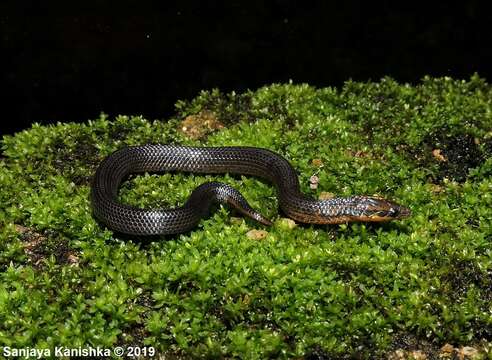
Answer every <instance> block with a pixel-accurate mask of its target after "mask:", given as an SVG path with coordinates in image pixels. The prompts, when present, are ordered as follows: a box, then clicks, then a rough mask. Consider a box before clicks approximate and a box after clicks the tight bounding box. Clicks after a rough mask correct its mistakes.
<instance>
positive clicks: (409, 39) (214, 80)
mask: <svg viewBox="0 0 492 360" xmlns="http://www.w3.org/2000/svg"><path fill="white" fill-rule="evenodd" d="M80 3H82V2H80ZM395 3H398V2H387V3H376V2H370V1H366V2H343V1H337V2H331V1H318V2H315V1H287V0H277V1H259V0H250V1H227V2H226V1H224V2H217V1H161V2H155V3H150V2H138V1H131V2H127V3H125V2H103V1H99V2H97V4H96V2H94V4H91V3H90V2H83V5H81V7H80V8H77V9H75V8H73V6H72V7H71V8H70V9H63V4H64V3H62V2H59V3H57V2H49V1H39V2H36V3H35V4H34V3H30V2H29V1H18V2H15V3H12V4H10V5H6V4H5V3H2V5H0V41H1V42H0V51H1V55H0V61H1V72H0V84H1V85H0V92H1V94H0V95H1V99H2V101H1V105H2V108H1V113H0V115H1V119H0V134H6V133H13V132H15V131H19V130H21V129H24V128H26V127H29V126H30V124H31V123H32V122H40V123H52V122H56V121H86V120H87V119H90V118H96V117H98V116H99V113H100V112H102V111H103V112H105V113H107V114H109V115H110V116H115V115H118V114H128V115H131V114H142V115H144V116H145V117H147V118H148V119H155V118H159V119H163V118H166V117H169V116H170V115H172V114H173V111H174V103H175V102H176V101H177V100H178V99H191V98H193V97H194V96H196V95H197V94H198V93H199V91H200V90H202V89H211V88H214V87H217V88H219V89H221V90H223V91H226V92H228V91H232V90H234V91H236V92H241V91H244V90H246V89H248V88H249V89H256V88H258V87H260V86H263V85H266V84H270V83H272V82H286V81H289V79H292V80H293V82H294V83H301V82H307V83H309V84H311V85H314V86H317V87H323V86H341V85H342V84H343V82H344V81H345V80H348V79H353V80H358V81H369V80H375V81H377V80H379V79H380V78H381V77H383V76H385V75H389V76H391V77H393V78H395V79H396V80H398V81H399V82H410V83H418V82H419V81H420V79H421V78H422V77H423V76H424V75H431V76H451V77H455V78H461V79H468V78H469V77H470V76H471V75H472V74H473V73H474V72H477V73H478V74H479V75H480V76H481V77H484V78H486V79H487V81H490V79H491V77H492V72H491V64H492V51H491V47H492V30H490V27H491V24H492V21H491V20H492V18H491V15H490V12H489V11H488V10H487V9H486V7H485V2H480V1H466V2H461V4H459V5H450V4H448V3H446V2H442V3H441V4H440V5H438V6H431V4H432V3H431V2H428V3H420V4H417V3H408V4H406V5H403V6H402V5H395Z"/></svg>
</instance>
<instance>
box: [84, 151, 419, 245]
mask: <svg viewBox="0 0 492 360" xmlns="http://www.w3.org/2000/svg"><path fill="white" fill-rule="evenodd" d="M171 171H172V172H175V171H178V172H190V173H201V174H221V173H230V174H240V175H251V176H255V177H260V178H263V179H265V180H267V181H269V182H271V183H273V184H274V185H275V187H276V190H277V198H278V205H279V207H280V209H281V211H282V212H283V213H284V214H285V215H286V216H287V217H288V218H291V219H292V220H294V221H296V222H300V223H306V224H341V223H348V222H355V221H358V222H386V221H390V220H397V219H403V218H406V217H408V216H410V214H411V211H410V209H409V208H407V207H405V206H402V205H399V204H397V203H395V202H393V201H389V200H386V199H384V198H381V197H379V196H364V195H355V196H349V197H332V198H328V199H323V200H319V199H314V198H311V197H309V196H307V195H305V194H304V193H302V192H301V189H300V184H299V179H298V176H297V173H296V170H295V169H294V168H293V167H292V165H291V164H290V163H289V161H287V160H286V159H285V158H284V157H282V156H281V155H279V154H277V153H275V152H273V151H271V150H268V149H264V148H259V147H246V146H226V147H191V146H180V145H168V144H146V145H140V146H129V147H124V148H122V149H120V150H117V151H115V152H114V153H112V154H110V155H109V156H107V157H106V158H105V159H104V160H103V161H102V162H101V163H100V165H99V166H98V167H97V170H96V172H95V175H94V178H93V181H92V186H91V195H90V197H91V204H92V212H93V214H94V216H95V217H96V219H97V220H99V221H100V222H102V223H103V224H104V225H106V226H107V227H108V228H110V229H112V230H114V231H116V232H119V233H124V234H130V235H143V236H145V235H168V234H179V233H185V232H188V231H190V230H192V229H194V228H195V227H196V226H197V225H198V224H199V223H200V221H201V220H202V219H203V218H205V217H206V216H207V215H208V214H209V213H210V210H211V207H212V205H214V204H217V203H218V204H226V205H227V206H230V207H231V208H233V209H236V210H237V211H238V212H239V213H241V214H243V215H244V216H247V217H250V218H252V219H254V220H256V221H257V222H259V223H261V224H263V225H266V226H271V225H272V221H271V220H270V219H268V218H267V217H265V216H263V215H262V214H261V213H259V212H258V211H256V210H255V209H253V208H252V207H251V206H250V205H249V203H248V202H247V200H246V199H245V198H244V196H243V195H242V194H241V193H240V192H239V191H238V190H236V189H235V188H233V187H231V186H230V185H228V184H224V183H220V182H216V181H212V182H206V183H204V184H201V185H199V186H198V187H197V188H196V189H194V190H193V191H192V193H191V195H190V196H189V198H188V199H187V200H186V201H185V202H184V204H183V205H182V206H179V207H175V208H163V209H161V208H140V207H135V206H131V205H128V204H125V203H122V202H120V201H119V200H118V193H119V187H120V185H121V183H122V182H123V181H124V180H125V179H126V178H127V177H128V176H129V175H130V174H132V173H162V172H171Z"/></svg>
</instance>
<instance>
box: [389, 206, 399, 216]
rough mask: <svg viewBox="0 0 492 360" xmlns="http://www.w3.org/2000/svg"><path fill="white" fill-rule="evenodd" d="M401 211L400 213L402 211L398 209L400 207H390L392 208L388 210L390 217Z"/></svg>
mask: <svg viewBox="0 0 492 360" xmlns="http://www.w3.org/2000/svg"><path fill="white" fill-rule="evenodd" d="M399 213H400V212H399V211H398V209H396V208H390V209H389V210H388V216H390V217H392V218H394V217H397V216H398V214H399Z"/></svg>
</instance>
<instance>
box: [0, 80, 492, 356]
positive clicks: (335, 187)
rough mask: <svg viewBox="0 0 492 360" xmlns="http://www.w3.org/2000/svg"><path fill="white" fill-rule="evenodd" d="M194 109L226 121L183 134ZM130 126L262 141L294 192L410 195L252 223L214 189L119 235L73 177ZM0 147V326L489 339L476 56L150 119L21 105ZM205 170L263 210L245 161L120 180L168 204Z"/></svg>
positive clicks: (266, 336)
mask: <svg viewBox="0 0 492 360" xmlns="http://www.w3.org/2000/svg"><path fill="white" fill-rule="evenodd" d="M201 111H207V112H208V113H207V114H210V112H212V113H213V114H215V116H216V117H217V119H218V120H219V121H221V122H222V123H223V124H224V125H225V126H226V127H225V128H224V129H222V130H220V131H215V132H213V133H211V134H209V135H208V136H207V137H206V138H202V139H201V140H190V139H188V138H186V136H185V135H184V133H183V132H181V131H180V121H182V120H183V119H184V118H185V117H186V116H189V115H195V114H198V113H200V112H201ZM145 143H181V144H194V145H203V146H212V145H213V146H220V145H249V146H258V147H266V148H269V149H271V150H273V151H276V152H278V153H280V154H282V155H284V156H285V157H286V158H287V159H289V160H290V162H291V163H292V164H293V165H294V166H295V167H296V169H298V171H299V174H300V180H301V183H302V189H303V191H304V192H305V193H307V194H310V195H311V196H314V197H316V196H318V195H319V194H320V192H321V191H326V192H331V193H335V194H337V195H353V194H379V195H382V196H384V197H386V198H390V199H394V200H397V201H398V202H400V203H402V204H404V205H406V206H409V207H410V208H411V209H412V211H413V215H412V217H411V218H409V219H406V220H404V221H401V222H394V223H388V224H383V225H367V224H349V225H339V226H338V225H337V226H304V225H301V226H298V227H295V228H293V229H292V228H290V227H289V226H286V225H285V223H284V222H283V221H281V220H277V221H276V222H275V224H274V226H273V227H271V228H266V230H267V231H268V236H267V237H266V238H264V239H262V240H252V239H250V238H248V237H247V236H246V233H247V232H248V231H249V230H251V229H256V228H258V229H263V227H262V226H261V225H258V224H256V223H254V222H252V221H250V220H246V219H244V220H243V219H241V220H240V221H237V220H235V219H234V218H232V219H231V215H234V214H231V213H230V211H229V209H226V208H219V209H218V211H216V212H215V213H213V214H212V215H211V217H210V218H208V219H206V220H204V221H202V222H201V224H200V225H199V227H197V228H196V229H195V230H193V231H191V232H189V233H186V234H182V235H177V236H168V237H161V238H152V239H136V238H131V237H130V238H129V237H122V236H120V235H117V234H113V232H112V231H110V230H108V229H106V228H104V227H103V226H100V225H99V224H98V223H97V222H96V221H95V220H94V218H93V217H92V215H91V209H90V202H89V196H88V195H89V188H90V180H91V176H92V175H93V173H94V170H95V168H96V166H97V164H98V163H99V162H100V161H101V160H102V159H103V158H104V157H105V156H106V155H108V154H110V153H111V152H112V151H114V150H116V149H118V148H121V147H123V146H127V145H136V144H145ZM2 151H3V153H2V157H1V158H0V188H1V191H0V237H1V241H0V270H1V272H0V345H2V346H6V345H10V346H13V347H26V346H29V347H38V348H39V347H54V346H56V345H63V346H67V347H72V348H73V347H78V346H93V347H95V346H102V347H112V346H116V345H123V346H124V345H130V344H132V345H142V346H143V345H147V346H154V347H156V348H157V349H158V351H159V353H161V354H165V355H168V356H170V357H181V356H183V357H190V356H191V357H194V356H204V357H209V358H215V357H221V356H222V357H226V358H229V357H234V356H241V357H246V358H266V357H275V358H276V357H280V358H282V357H286V358H289V357H295V358H299V357H303V356H305V357H306V358H322V357H323V356H324V357H326V358H328V357H349V356H355V355H357V356H359V357H362V358H364V357H383V356H386V355H387V354H388V353H391V351H393V350H395V349H399V348H403V349H411V348H412V347H417V348H418V346H419V344H425V345H426V346H427V348H426V349H427V350H426V351H427V353H428V355H436V354H437V353H436V351H438V350H439V348H440V347H441V346H442V345H444V344H446V343H450V344H453V345H455V346H460V345H473V346H476V345H477V344H482V346H483V349H488V348H487V344H488V342H490V341H491V340H492V315H491V314H492V305H491V300H492V252H491V242H492V229H491V226H492V87H491V86H489V85H488V84H486V83H485V82H484V81H483V80H481V79H480V78H478V77H477V76H474V77H472V78H471V79H470V80H469V81H458V80H453V79H449V78H440V79H432V78H425V79H424V80H423V81H422V82H421V83H420V84H418V85H416V86H410V85H401V84H398V83H396V82H395V81H394V80H392V79H389V78H385V79H383V80H381V81H380V82H376V83H356V82H347V83H346V84H345V86H344V87H343V88H342V89H332V88H323V89H315V88H313V87H310V86H307V85H292V84H286V85H272V86H268V87H264V88H261V89H259V90H257V91H254V92H247V93H244V94H228V95H224V94H221V93H220V92H217V91H212V92H203V93H201V94H200V95H199V96H198V97H197V98H196V99H194V100H193V101H191V102H178V104H177V115H176V116H175V117H174V118H173V119H170V120H169V121H168V122H161V121H154V122H151V121H147V120H145V119H143V118H141V117H127V116H120V117H118V118H116V119H114V120H109V119H107V118H106V116H101V118H100V119H97V120H94V121H90V122H88V123H86V124H58V125H56V126H38V125H35V126H33V127H32V128H31V129H29V130H26V131H23V132H20V133H18V134H16V135H15V136H5V137H4V138H3V140H2ZM313 160H315V161H313ZM313 174H317V176H318V177H319V186H318V189H316V190H312V189H310V188H309V178H310V176H311V175H313ZM210 179H219V180H220V181H224V182H227V183H229V184H231V185H233V186H234V187H236V188H238V189H239V190H240V191H241V192H242V193H243V194H244V195H245V197H246V198H247V199H248V200H249V201H250V203H251V205H252V206H254V207H255V208H257V209H259V210H260V211H261V212H262V213H264V214H266V215H268V216H270V217H272V218H274V219H278V218H277V202H276V198H275V191H274V189H273V187H272V186H271V185H269V184H268V183H265V182H263V181H261V180H259V179H255V178H251V177H233V176H227V175H225V176H198V175H190V174H164V175H156V174H148V175H142V176H132V177H131V178H130V179H129V180H128V181H127V182H126V183H125V184H124V186H123V187H122V189H121V199H122V201H124V202H127V203H130V204H133V205H137V206H146V207H147V206H148V207H150V206H173V205H176V204H181V203H183V201H184V200H185V199H186V198H187V196H188V195H189V194H190V193H191V191H192V190H193V189H194V188H195V187H196V186H197V185H198V184H200V183H202V182H204V181H207V180H210ZM408 339H411V340H408ZM436 349H437V350H436ZM385 354H386V355H385ZM482 355H483V356H486V351H485V350H483V352H482Z"/></svg>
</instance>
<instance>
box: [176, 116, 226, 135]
mask: <svg viewBox="0 0 492 360" xmlns="http://www.w3.org/2000/svg"><path fill="white" fill-rule="evenodd" d="M223 127H224V125H223V124H222V123H221V122H220V121H219V119H218V118H217V116H216V115H215V113H214V112H212V111H208V110H202V111H200V112H199V113H198V114H196V115H189V116H187V117H186V118H185V119H184V120H183V121H182V122H181V124H180V128H179V130H180V131H181V132H182V133H183V134H184V135H185V136H186V137H188V138H190V139H194V140H197V139H203V138H205V137H206V136H208V135H209V134H211V133H212V132H214V131H217V130H219V129H222V128H223Z"/></svg>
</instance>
